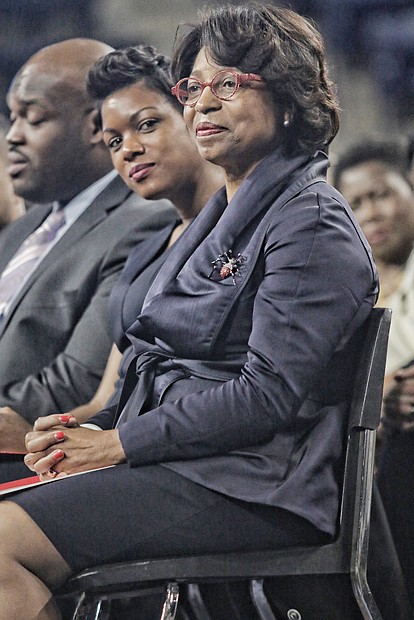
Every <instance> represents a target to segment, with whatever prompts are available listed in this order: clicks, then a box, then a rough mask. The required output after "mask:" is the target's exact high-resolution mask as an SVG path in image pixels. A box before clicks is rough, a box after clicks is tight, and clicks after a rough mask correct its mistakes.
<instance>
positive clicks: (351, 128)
mask: <svg viewBox="0 0 414 620" xmlns="http://www.w3.org/2000/svg"><path fill="white" fill-rule="evenodd" d="M222 3H226V0H224V2H219V4H222ZM227 3H229V4H230V3H236V2H234V1H233V0H227ZM273 3H274V4H278V5H284V6H291V7H292V8H294V9H296V10H297V11H298V12H299V13H301V14H302V15H305V16H307V17H311V18H312V19H313V20H314V21H315V22H316V23H317V25H318V27H319V28H320V30H321V31H322V33H323V34H324V37H325V42H326V47H327V50H328V59H329V64H330V68H331V77H332V78H333V79H334V80H335V81H336V82H337V84H338V94H339V99H340V103H341V108H342V118H341V120H342V124H341V129H340V133H339V135H338V137H337V139H336V140H335V142H334V144H333V148H332V151H333V154H334V153H335V149H338V148H341V145H343V144H345V143H348V142H350V141H352V140H353V139H354V138H355V137H356V136H359V135H361V134H367V133H376V134H379V135H385V136H386V135H390V134H395V133H399V134H406V135H414V0H291V1H290V2H284V1H283V0H281V1H274V2H273ZM205 4H209V5H214V4H217V2H206V1H205V0H0V112H5V113H6V114H7V106H6V102H5V97H6V92H7V88H8V85H9V83H10V80H11V79H12V77H13V75H14V74H15V72H16V71H17V70H18V68H19V67H20V66H21V65H22V64H23V63H24V62H25V60H26V59H27V58H28V57H29V56H30V55H31V54H33V53H34V52H35V51H36V50H38V49H39V48H40V47H43V46H44V45H47V44H49V43H53V42H55V41H59V40H62V39H65V38H70V37H77V36H86V37H93V38H98V39H101V40H103V41H105V42H107V43H109V44H111V45H113V46H114V47H119V46H124V45H129V44H136V43H149V44H153V45H155V46H156V47H158V48H159V50H160V51H162V52H164V53H166V54H169V53H170V52H171V49H172V45H173V42H174V36H175V32H176V28H177V26H178V24H180V23H183V22H188V21H195V20H197V12H198V10H199V8H201V7H202V6H203V5H205Z"/></svg>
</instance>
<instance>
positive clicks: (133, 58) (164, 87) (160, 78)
mask: <svg viewBox="0 0 414 620" xmlns="http://www.w3.org/2000/svg"><path fill="white" fill-rule="evenodd" d="M137 82H143V83H144V84H145V86H146V87H147V88H150V89H151V90H154V91H156V92H158V93H160V94H161V95H163V96H164V97H165V98H166V99H167V100H168V101H169V103H171V105H172V106H174V107H175V108H176V109H179V110H182V107H181V105H180V104H179V103H178V101H177V99H176V98H175V97H174V96H173V95H172V94H171V86H172V85H173V81H172V77H171V60H170V58H168V57H167V56H164V55H163V54H160V53H159V52H158V51H157V50H156V49H155V47H152V46H151V45H132V46H129V47H125V48H123V49H119V50H115V51H114V52H110V53H109V54H106V55H105V56H103V57H102V58H100V59H99V60H98V61H97V62H96V63H95V64H94V65H93V66H92V67H91V69H90V70H89V73H88V76H87V89H88V93H89V95H90V96H91V97H93V99H95V100H96V101H97V102H98V105H99V107H100V106H101V105H102V102H103V101H104V99H106V98H107V97H109V95H111V94H112V93H114V92H115V91H117V90H120V89H121V88H124V87H126V86H131V85H132V84H136V83H137Z"/></svg>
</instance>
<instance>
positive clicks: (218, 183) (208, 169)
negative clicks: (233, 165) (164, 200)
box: [171, 161, 224, 226]
mask: <svg viewBox="0 0 414 620" xmlns="http://www.w3.org/2000/svg"><path fill="white" fill-rule="evenodd" d="M223 185H224V174H223V171H222V169H221V168H219V167H218V166H215V165H214V164H210V163H209V162H206V161H201V164H200V167H199V169H198V171H197V174H196V175H195V176H194V178H193V180H192V182H191V183H188V185H187V186H186V187H185V188H184V189H182V190H181V191H180V192H179V195H177V197H176V198H175V199H174V198H173V197H171V200H172V202H173V203H174V206H175V208H176V209H177V211H178V213H179V216H180V218H181V220H182V222H183V223H186V225H187V226H188V224H189V223H190V221H191V220H192V219H193V218H194V217H195V216H196V215H197V214H198V213H200V211H201V209H202V208H203V207H204V206H205V205H206V204H207V202H208V201H209V200H210V198H211V197H212V196H213V194H215V193H216V191H217V190H218V189H220V187H222V186H223Z"/></svg>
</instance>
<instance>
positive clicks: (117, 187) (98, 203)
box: [1, 177, 131, 331]
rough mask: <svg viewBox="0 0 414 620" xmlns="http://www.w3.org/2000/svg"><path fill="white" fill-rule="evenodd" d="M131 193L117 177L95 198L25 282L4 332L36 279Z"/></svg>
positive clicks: (11, 308)
mask: <svg viewBox="0 0 414 620" xmlns="http://www.w3.org/2000/svg"><path fill="white" fill-rule="evenodd" d="M129 193H131V190H130V189H129V188H128V187H127V186H126V185H125V184H124V182H123V181H122V179H121V178H120V177H115V179H114V180H113V181H111V183H109V185H108V186H107V187H106V188H105V189H104V190H103V191H102V192H101V193H100V194H99V195H98V196H97V197H96V198H95V200H94V201H93V202H92V203H91V205H90V206H89V207H87V209H86V210H85V211H84V212H83V213H82V215H81V216H80V217H79V218H78V219H77V220H76V222H74V223H73V225H72V226H71V227H70V228H69V230H67V231H66V233H65V234H64V235H63V237H62V238H61V239H59V241H58V242H57V243H56V245H55V246H54V247H53V248H52V249H51V250H50V252H49V253H48V255H47V256H46V257H45V258H44V259H43V260H42V262H41V263H40V265H39V266H38V267H37V269H36V270H35V271H34V273H32V275H31V276H30V277H29V278H28V280H27V281H26V282H25V284H24V285H23V287H22V289H21V291H20V292H19V295H17V297H16V298H15V299H14V300H13V302H12V303H11V305H10V309H9V312H8V313H7V316H6V318H5V319H4V321H3V322H2V325H1V328H2V331H3V330H4V328H5V327H6V325H7V323H8V321H9V319H10V318H11V317H12V315H13V311H14V309H15V308H16V307H17V306H18V305H19V303H20V301H21V300H22V298H23V297H24V296H25V295H26V293H27V291H28V290H29V289H30V288H31V287H32V285H33V283H34V282H35V281H36V279H37V278H38V277H39V276H40V275H41V274H42V273H43V272H44V271H45V270H47V269H48V267H49V266H50V265H52V264H54V263H56V260H58V259H59V257H61V256H64V255H65V252H66V250H69V249H71V248H73V246H74V245H76V244H77V243H78V242H79V240H80V239H81V238H82V237H84V236H85V235H86V234H87V233H88V232H89V231H90V230H91V229H93V228H94V227H95V226H97V225H98V224H99V223H100V222H101V221H102V220H104V219H105V218H106V217H107V215H108V213H109V212H110V211H111V210H112V209H114V208H115V207H117V206H118V205H119V204H120V203H122V202H123V201H124V200H125V199H126V197H127V196H128V194H129ZM49 211H50V206H49V207H48V211H47V212H49ZM43 219H44V218H43ZM41 221H42V220H40V222H41ZM40 222H39V223H40ZM35 228H37V226H35V227H34V228H33V230H35ZM103 243H104V240H103Z"/></svg>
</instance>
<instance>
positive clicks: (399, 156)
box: [332, 136, 411, 188]
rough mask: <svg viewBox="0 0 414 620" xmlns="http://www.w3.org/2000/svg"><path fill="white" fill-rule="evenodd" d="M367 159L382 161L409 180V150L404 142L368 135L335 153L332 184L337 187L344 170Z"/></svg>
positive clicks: (363, 162)
mask: <svg viewBox="0 0 414 620" xmlns="http://www.w3.org/2000/svg"><path fill="white" fill-rule="evenodd" d="M368 161H379V162H382V163H383V164H385V165H386V166H387V167H389V168H392V169H393V170H396V171H397V172H399V174H400V175H401V176H402V177H403V178H404V179H406V181H407V182H410V181H409V172H410V161H409V151H408V147H407V146H406V144H405V143H403V141H402V140H398V138H396V139H392V138H380V137H371V136H369V137H365V138H360V139H359V140H357V141H356V142H353V143H352V144H350V145H348V146H347V147H345V148H344V149H343V151H342V152H341V153H339V154H338V155H337V157H336V160H335V164H334V166H333V171H332V182H333V185H334V186H335V187H336V188H339V186H340V183H341V177H342V174H343V173H344V172H345V170H348V169H349V168H353V167H354V166H359V165H362V164H365V163H366V162H368ZM410 185H411V183H410Z"/></svg>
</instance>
